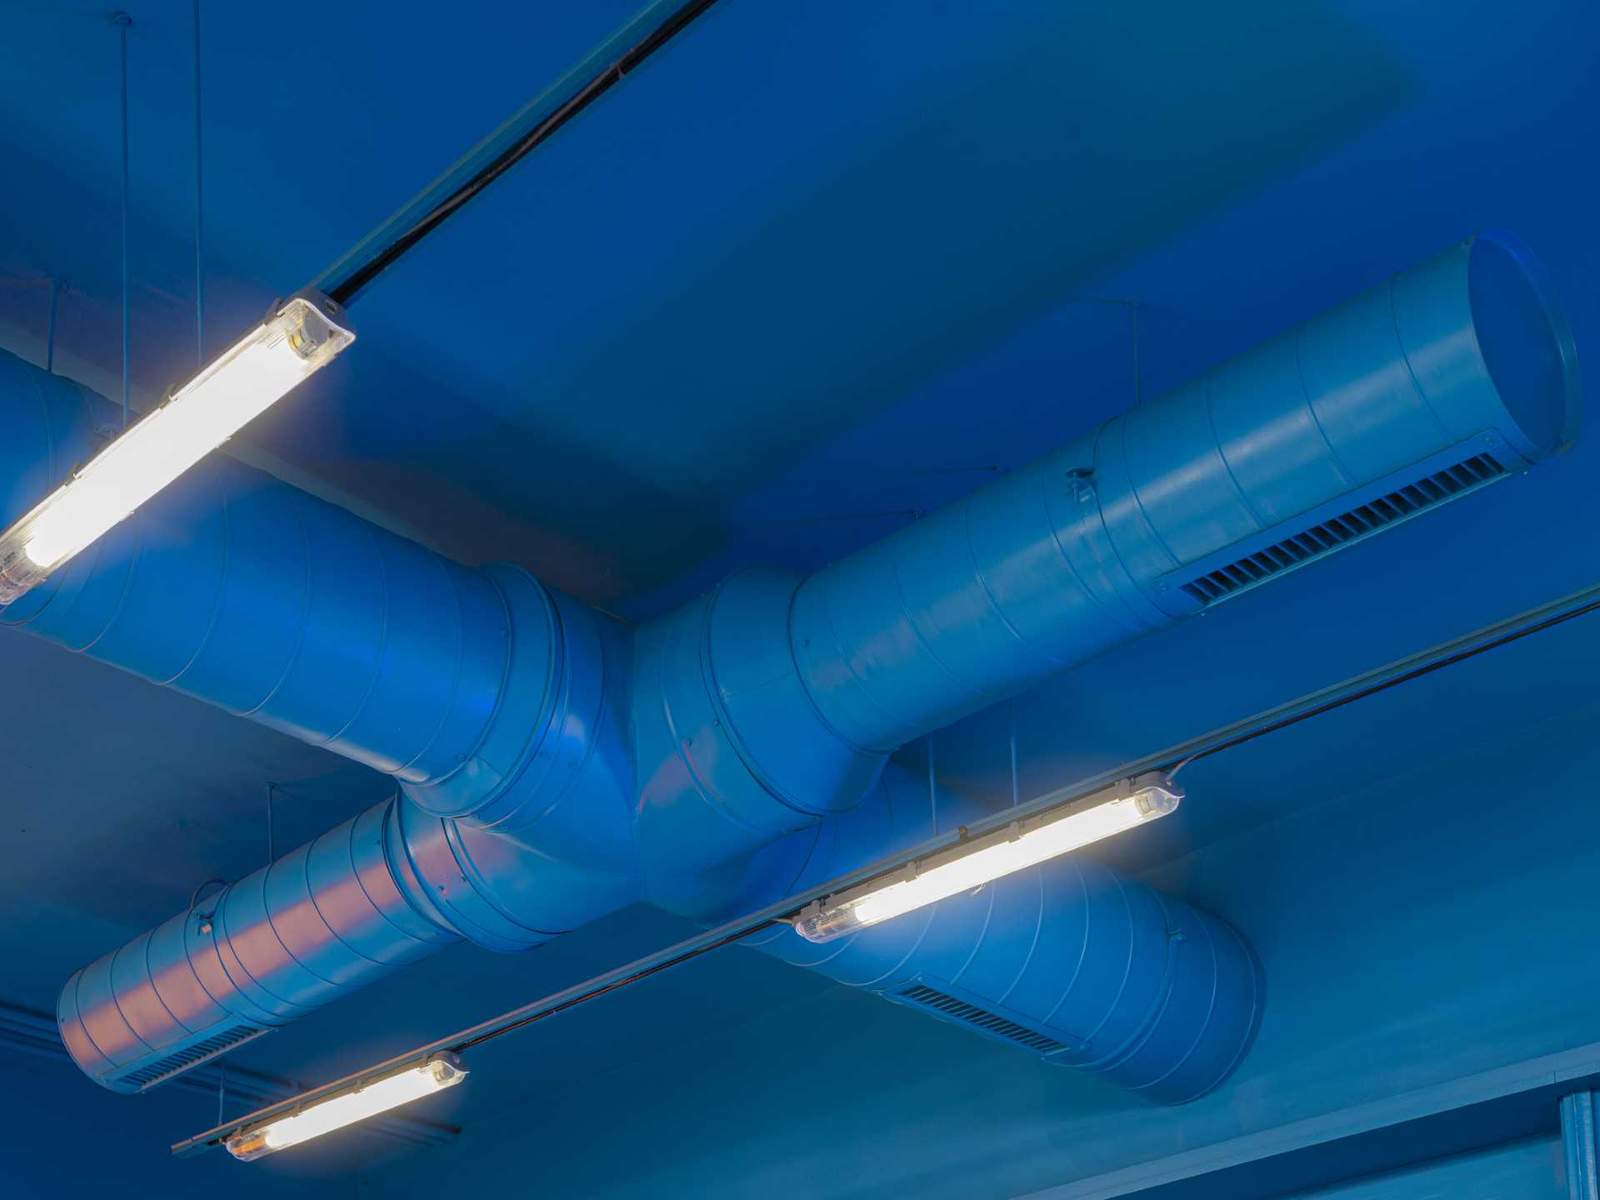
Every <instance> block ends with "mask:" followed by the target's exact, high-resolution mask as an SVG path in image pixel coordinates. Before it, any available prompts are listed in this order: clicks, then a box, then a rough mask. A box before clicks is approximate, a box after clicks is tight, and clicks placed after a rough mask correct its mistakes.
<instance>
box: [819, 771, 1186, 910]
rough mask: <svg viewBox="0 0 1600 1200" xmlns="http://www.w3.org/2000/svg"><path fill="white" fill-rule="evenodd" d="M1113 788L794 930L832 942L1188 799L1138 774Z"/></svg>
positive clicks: (853, 896)
mask: <svg viewBox="0 0 1600 1200" xmlns="http://www.w3.org/2000/svg"><path fill="white" fill-rule="evenodd" d="M1111 790H1112V791H1113V792H1114V793H1115V794H1113V795H1109V796H1107V797H1106V798H1105V799H1104V800H1101V801H1099V802H1098V803H1096V802H1093V801H1092V800H1091V801H1090V802H1088V803H1084V802H1080V803H1078V804H1074V805H1073V806H1072V807H1071V808H1070V810H1069V811H1066V812H1064V813H1062V814H1057V815H1052V814H1045V815H1043V816H1040V817H1035V818H1033V819H1031V820H1029V821H1027V822H1018V823H1016V824H1015V825H1013V826H1011V827H1008V828H1007V829H1004V830H1000V831H998V832H997V833H993V834H989V835H987V836H985V837H981V838H977V839H974V840H973V841H972V842H970V843H968V844H966V845H960V846H956V847H954V848H952V849H949V850H944V851H940V852H938V853H937V854H933V855H930V856H928V858H926V859H924V860H922V861H919V862H913V863H911V864H909V865H908V866H907V867H906V868H905V869H904V870H903V871H900V872H897V873H895V874H894V875H892V876H889V877H886V878H881V879H877V880H872V881H869V882H868V883H865V884H862V885H860V886H859V887H856V888H852V889H850V890H849V891H845V892H841V893H839V894H838V895H836V896H828V897H826V898H824V899H822V900H819V901H816V902H814V903H812V904H810V905H808V906H807V907H806V908H805V909H804V910H803V911H802V912H801V913H800V915H799V916H798V917H796V918H795V921H794V928H795V931H796V932H797V933H799V934H800V935H801V936H802V937H804V938H807V939H808V940H810V941H813V942H830V941H832V940H833V939H834V938H838V937H843V936H845V935H846V934H849V933H854V932H855V931H856V930H858V929H865V928H867V927H868V926H871V925H877V924H879V923H880V922H883V921H889V920H892V919H893V918H895V917H899V916H904V915H905V914H906V913H908V912H912V911H914V910H915V909H919V908H923V907H925V906H926V905H929V904H933V903H935V902H936V901H939V900H944V899H947V898H949V897H951V896H958V895H960V894H961V893H962V892H970V891H972V890H973V889H975V888H979V887H982V886H983V885H984V884H986V883H989V882H991V881H993V880H996V879H1000V878H1002V877H1003V876H1006V875H1010V874H1011V873H1012V872H1014V871H1020V870H1022V869H1023V868H1024V867H1034V866H1038V865H1039V864H1040V863H1042V862H1047V861H1049V860H1050V859H1052V858H1056V857H1058V856H1060V855H1063V854H1068V853H1071V852H1072V851H1074V850H1078V849H1080V848H1082V847H1084V846H1087V845H1090V844H1091V843H1093V842H1098V841H1102V840H1104V839H1106V838H1109V837H1114V836H1116V835H1117V834H1119V833H1125V832H1127V831H1128V830H1130V829H1136V828H1138V827H1139V826H1140V825H1145V824H1148V823H1149V822H1151V821H1154V820H1156V819H1157V818H1159V817H1164V816H1166V815H1167V814H1168V813H1170V812H1172V811H1173V810H1174V809H1176V808H1177V807H1178V803H1179V801H1180V800H1182V798H1183V791H1182V789H1181V788H1179V787H1178V785H1177V784H1175V783H1173V782H1172V781H1171V780H1170V779H1169V778H1167V777H1165V776H1159V775H1158V776H1140V777H1139V778H1138V779H1136V780H1133V781H1132V782H1131V783H1125V784H1122V785H1119V787H1118V788H1115V789H1111Z"/></svg>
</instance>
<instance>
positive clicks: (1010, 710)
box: [1006, 700, 1022, 808]
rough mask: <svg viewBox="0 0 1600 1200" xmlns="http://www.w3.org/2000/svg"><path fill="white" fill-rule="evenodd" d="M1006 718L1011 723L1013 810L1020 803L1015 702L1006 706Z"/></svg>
mask: <svg viewBox="0 0 1600 1200" xmlns="http://www.w3.org/2000/svg"><path fill="white" fill-rule="evenodd" d="M1006 717H1007V719H1008V720H1009V721H1010V723H1011V736H1010V742H1011V807H1012V808H1015V807H1016V806H1017V805H1018V804H1020V803H1021V802H1022V794H1021V789H1020V788H1019V787H1018V786H1017V703H1016V701H1015V700H1013V701H1011V702H1010V703H1008V704H1007V705H1006Z"/></svg>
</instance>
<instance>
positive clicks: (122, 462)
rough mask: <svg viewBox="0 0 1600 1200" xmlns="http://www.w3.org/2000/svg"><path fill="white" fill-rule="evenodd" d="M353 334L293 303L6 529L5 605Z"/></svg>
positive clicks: (2, 557) (2, 540)
mask: <svg viewBox="0 0 1600 1200" xmlns="http://www.w3.org/2000/svg"><path fill="white" fill-rule="evenodd" d="M329 307H330V308H332V305H331V304H330V305H329ZM335 311H336V310H335ZM353 341H355V335H354V334H352V333H351V332H350V331H349V330H348V329H345V328H344V327H343V326H341V325H339V324H337V323H336V322H335V321H334V320H333V318H332V317H330V316H329V315H328V313H326V312H324V311H323V310H322V309H321V308H319V307H318V306H317V305H316V304H314V303H312V302H311V301H310V300H308V299H305V298H304V297H296V298H295V299H293V300H290V301H289V302H288V303H287V304H285V305H284V306H283V307H282V308H280V309H279V310H278V311H277V312H276V313H274V314H273V315H272V316H271V317H269V318H268V319H267V320H266V321H265V322H263V323H262V324H261V325H259V326H257V327H256V328H255V329H254V330H252V331H251V332H250V333H249V334H247V335H246V336H245V337H243V338H242V339H240V340H239V341H238V342H237V343H235V344H234V346H233V347H232V348H230V349H229V350H228V352H227V353H225V354H224V355H222V357H221V358H219V359H217V360H216V362H214V363H212V364H211V365H210V366H209V367H207V368H206V369H205V370H203V371H201V372H200V374H198V375H196V376H195V377H194V379H192V380H191V381H190V382H189V383H188V384H186V385H185V386H184V387H183V388H182V389H181V390H180V391H178V392H177V393H176V394H174V395H173V396H172V398H171V399H169V400H167V401H166V402H165V403H163V404H162V405H161V406H160V407H159V408H157V409H155V410H154V411H152V412H151V413H149V414H148V415H147V416H145V417H144V418H142V419H141V420H140V421H139V422H138V424H136V425H133V426H131V427H129V428H128V429H127V430H125V431H124V432H123V433H122V435H121V436H120V437H118V438H117V439H116V440H115V441H113V442H112V443H111V444H110V445H108V446H107V447H106V448H105V449H104V450H102V451H100V453H99V454H97V455H95V456H94V458H92V459H90V460H89V462H88V464H87V465H86V466H84V467H83V468H82V469H81V470H79V471H77V472H76V473H75V474H74V475H73V476H72V478H71V479H69V480H67V482H66V483H64V484H62V485H61V486H60V487H59V488H57V489H56V490H55V491H54V492H52V493H51V494H50V495H49V496H47V497H45V499H44V500H43V501H42V502H41V503H40V504H39V505H38V506H37V507H35V508H34V509H33V511H32V512H30V513H28V515H27V516H25V517H23V518H22V519H21V520H20V521H18V522H17V523H16V524H15V525H13V526H12V527H11V528H10V529H8V530H6V532H5V534H4V536H3V537H0V604H9V603H11V602H12V601H13V600H15V599H16V598H17V597H18V596H21V595H22V594H23V593H25V592H27V591H28V589H30V588H32V587H33V586H34V585H35V584H37V583H38V582H39V581H40V580H42V579H44V578H45V577H46V576H47V575H49V574H50V572H51V571H53V570H55V569H56V568H57V567H59V566H61V564H63V563H65V562H66V561H67V560H69V559H70V558H71V557H72V556H73V555H75V554H77V553H78V552H79V551H81V550H83V549H84V548H85V547H87V546H90V545H92V544H93V543H94V542H95V540H96V539H98V538H99V537H100V536H101V535H102V534H104V533H105V532H106V531H107V530H109V529H111V528H113V527H114V526H115V525H117V524H118V523H119V522H120V521H122V520H123V518H125V517H126V516H128V514H130V513H132V512H133V511H134V510H135V509H137V508H138V507H139V506H140V505H141V504H143V503H145V501H147V500H149V499H150V498H151V497H152V496H154V495H155V494H156V493H157V492H159V491H160V490H161V489H162V488H164V487H166V486H167V485H168V484H169V483H171V482H172V481H173V480H174V479H176V478H178V476H180V475H182V474H183V473H184V472H185V471H187V470H188V469H189V468H190V467H192V466H194V465H195V463H197V462H199V461H200V460H201V459H202V458H204V457H205V456H206V455H207V454H209V453H210V452H211V451H213V450H215V449H216V448H217V447H218V446H220V445H222V443H223V442H225V441H227V440H228V439H229V438H230V437H232V436H233V435H234V434H235V433H237V432H238V431H239V430H240V429H242V428H243V427H244V426H245V425H247V424H248V423H249V422H250V421H251V420H253V419H254V418H256V417H258V416H260V415H261V413H263V412H265V411H266V410H267V409H268V408H271V407H272V405H273V404H274V403H276V402H277V401H278V400H280V399H282V398H283V396H284V395H286V394H287V393H288V392H289V391H290V390H292V389H293V388H294V386H295V385H296V384H297V383H299V382H300V381H301V380H302V379H304V378H306V376H308V375H310V374H312V373H313V372H315V371H317V370H318V369H319V368H321V367H322V366H323V365H325V364H326V363H328V362H330V361H331V360H332V359H333V358H334V356H335V355H337V354H338V353H339V352H340V351H341V350H343V349H344V348H345V347H346V346H348V345H349V344H350V343H351V342H353Z"/></svg>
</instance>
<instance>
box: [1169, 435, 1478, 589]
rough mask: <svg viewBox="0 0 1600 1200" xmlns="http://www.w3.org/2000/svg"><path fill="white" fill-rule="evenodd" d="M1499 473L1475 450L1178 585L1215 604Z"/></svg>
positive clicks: (1452, 497)
mask: <svg viewBox="0 0 1600 1200" xmlns="http://www.w3.org/2000/svg"><path fill="white" fill-rule="evenodd" d="M1505 473H1506V469H1505V467H1503V466H1501V465H1500V462H1499V460H1498V459H1496V458H1495V457H1494V456H1493V455H1492V454H1475V455H1473V456H1472V457H1471V458H1469V459H1466V460H1465V461H1463V462H1459V463H1456V464H1455V465H1454V466H1450V467H1446V468H1444V470H1442V471H1435V472H1434V473H1433V474H1432V475H1427V476H1424V477H1423V478H1421V479H1418V480H1417V481H1416V482H1414V483H1408V484H1406V485H1405V486H1404V487H1399V488H1396V489H1395V490H1394V491H1392V492H1388V493H1385V494H1384V495H1382V496H1378V497H1376V498H1374V499H1372V500H1369V501H1368V502H1367V503H1365V504H1358V505H1356V507H1354V508H1352V509H1350V510H1349V511H1348V512H1343V513H1340V514H1339V515H1338V516H1336V517H1329V518H1328V519H1327V520H1325V521H1319V522H1318V523H1317V524H1315V525H1313V526H1311V527H1310V528H1309V529H1305V530H1302V531H1301V532H1299V533H1296V534H1292V535H1290V536H1289V537H1286V538H1284V539H1283V540H1282V541H1278V542H1274V543H1273V544H1272V545H1270V546H1267V547H1266V548H1265V549H1262V550H1257V551H1256V552H1255V553H1254V554H1247V555H1245V556H1244V557H1243V558H1240V559H1236V560H1234V561H1233V562H1231V563H1228V564H1227V565H1226V566H1222V567H1218V568H1216V570H1213V571H1207V572H1206V573H1205V574H1204V575H1200V576H1197V577H1196V578H1194V579H1191V580H1190V581H1189V582H1188V583H1185V584H1181V585H1180V586H1181V587H1182V588H1183V590H1184V591H1185V592H1187V593H1188V594H1189V595H1190V596H1193V597H1194V598H1195V599H1196V600H1198V601H1200V603H1201V604H1206V605H1211V604H1217V603H1219V602H1221V601H1223V600H1226V599H1228V597H1230V596H1236V595H1238V594H1239V593H1240V592H1243V591H1246V590H1247V589H1249V588H1253V587H1255V586H1256V585H1257V584H1260V583H1265V582H1266V581H1267V580H1269V579H1271V578H1272V577H1273V576H1275V575H1281V574H1283V573H1284V572H1285V571H1291V570H1293V569H1294V568H1296V567H1302V566H1304V565H1305V564H1306V563H1309V562H1311V561H1313V560H1315V559H1318V558H1321V557H1322V556H1323V555H1325V554H1331V553H1333V552H1334V551H1335V550H1339V549H1342V548H1343V547H1345V546H1348V545H1350V544H1352V543H1354V542H1358V541H1360V540H1361V539H1362V538H1364V537H1369V536H1371V535H1372V534H1374V533H1377V532H1378V531H1379V530H1380V529H1385V528H1387V527H1388V526H1390V525H1394V524H1397V523H1398V522H1400V521H1404V520H1407V519H1408V518H1410V517H1414V516H1416V515H1417V514H1418V513H1421V512H1426V511H1427V510H1428V509H1430V508H1436V507H1437V506H1439V505H1440V504H1443V503H1445V502H1446V501H1447V500H1454V499H1455V498H1456V497H1458V496H1463V495H1465V494H1466V493H1467V492H1470V491H1472V490H1474V489H1475V488H1479V487H1482V486H1483V485H1484V484H1486V483H1492V482H1493V481H1494V480H1496V479H1499V478H1500V477H1501V476H1502V475H1504V474H1505Z"/></svg>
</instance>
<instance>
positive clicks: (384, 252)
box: [312, 0, 717, 304]
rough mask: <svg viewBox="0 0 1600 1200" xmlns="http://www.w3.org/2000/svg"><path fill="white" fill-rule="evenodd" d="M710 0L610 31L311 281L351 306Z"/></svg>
mask: <svg viewBox="0 0 1600 1200" xmlns="http://www.w3.org/2000/svg"><path fill="white" fill-rule="evenodd" d="M716 2H717V0H686V2H684V3H679V4H676V5H667V6H665V7H667V8H668V9H669V11H668V12H667V13H666V15H665V16H664V17H662V18H661V19H660V20H659V21H658V22H657V23H656V24H654V25H650V24H649V21H650V19H651V18H652V17H653V16H654V15H655V13H656V11H657V10H658V9H659V8H661V7H664V6H663V5H655V6H653V7H652V8H650V9H647V10H646V11H645V12H643V13H640V14H639V15H638V16H636V17H635V18H634V19H633V21H631V22H630V23H629V24H628V25H627V26H624V27H623V28H622V29H621V30H619V31H617V33H615V34H613V35H612V37H611V38H609V39H608V40H607V41H606V42H605V43H604V44H602V46H601V47H600V49H599V50H597V51H595V53H594V54H591V55H590V56H589V58H588V59H586V60H585V61H584V62H583V63H580V64H579V65H578V67H576V68H574V70H573V71H572V72H569V73H568V75H567V76H565V77H564V78H563V79H562V80H561V81H559V82H558V83H557V84H556V85H555V87H554V88H552V89H550V90H549V91H547V92H545V93H544V94H543V95H541V96H540V97H538V98H536V99H535V100H534V101H532V102H531V103H530V104H529V105H527V106H526V107H525V108H524V109H523V110H522V111H521V112H520V113H518V114H517V115H516V116H515V117H513V118H512V119H511V121H510V122H508V123H507V124H506V125H505V126H502V127H501V128H500V129H499V130H497V131H496V132H495V133H494V134H491V135H490V136H489V137H488V138H487V139H485V140H484V141H483V142H481V143H479V145H478V146H475V147H474V148H473V149H472V150H471V151H469V152H468V153H467V155H466V156H465V157H463V158H462V159H461V160H459V161H458V162H457V163H456V165H455V166H453V167H452V168H451V169H450V170H449V171H447V172H446V173H445V174H444V175H443V176H442V177H441V178H440V179H439V180H436V181H435V182H434V183H433V184H432V185H430V186H429V188H427V189H426V190H425V191H424V192H423V194H422V196H421V197H419V198H418V200H417V201H413V203H412V204H410V205H407V207H406V208H404V209H402V210H401V211H400V212H399V213H397V214H396V215H395V216H394V217H391V218H390V219H389V220H388V221H386V222H385V223H384V224H383V225H382V226H380V227H379V228H378V229H377V230H376V231H375V232H374V233H373V234H371V235H369V236H368V237H367V238H366V239H364V240H363V241H362V242H361V243H360V244H359V245H358V246H357V247H356V248H355V249H354V250H352V251H351V252H350V254H347V255H346V256H345V257H344V258H342V259H341V260H340V261H339V262H337V263H335V264H334V265H333V266H332V267H330V268H329V269H328V270H327V271H326V272H324V273H323V275H322V276H321V278H319V279H318V280H317V281H316V282H315V283H314V284H313V285H312V287H313V288H314V289H315V290H316V291H319V292H322V293H324V294H325V295H327V296H328V297H329V298H330V299H332V300H334V301H336V302H338V303H339V304H349V303H350V301H351V300H353V299H354V298H355V297H356V295H357V294H358V293H359V292H360V291H361V290H362V289H363V288H365V287H366V286H367V284H369V283H371V282H372V281H373V280H374V279H376V278H377V277H378V276H379V275H380V274H382V273H383V272H384V271H385V270H387V269H388V268H389V267H391V266H392V265H394V263H395V262H396V261H397V260H398V259H399V258H400V257H401V256H402V255H404V254H405V253H406V251H408V250H410V249H411V248H412V247H413V246H415V245H416V244H417V243H418V242H420V241H422V239H423V238H425V237H427V236H428V234H430V233H432V232H433V231H434V230H435V229H437V228H438V227H439V226H440V225H442V224H443V223H444V222H445V221H446V220H447V219H448V218H449V217H450V216H451V215H452V214H454V213H456V212H458V211H460V209H461V208H462V206H463V205H465V204H466V203H467V202H468V201H469V200H471V199H472V198H473V197H474V196H476V195H478V194H479V193H480V192H482V191H483V190H484V189H485V188H486V187H488V186H489V185H490V184H491V183H493V182H494V181H495V180H496V179H498V178H500V176H502V175H504V174H505V173H506V172H507V171H508V170H510V169H511V168H512V167H513V166H514V165H515V164H516V163H518V162H520V161H521V160H522V159H523V158H525V157H526V156H527V155H528V154H529V153H530V152H531V151H533V150H535V149H537V148H538V147H539V146H541V145H543V144H544V143H545V142H547V141H549V140H550V138H551V137H552V136H553V135H554V134H555V133H556V131H557V130H559V129H561V128H562V127H563V126H565V125H566V124H567V123H568V122H570V121H571V120H572V119H573V118H574V117H576V116H577V115H578V114H579V113H581V112H583V111H584V110H585V109H586V108H588V107H589V106H590V105H591V104H593V103H594V102H595V101H596V100H598V99H599V98H600V97H601V96H603V95H605V94H606V93H607V92H608V91H610V90H611V89H612V88H613V87H615V86H616V85H617V84H618V83H620V82H621V81H622V79H623V78H624V77H625V76H627V75H629V74H631V73H632V72H633V71H635V70H637V69H638V68H639V67H640V66H641V65H643V63H644V62H645V61H646V60H647V59H649V58H650V57H651V56H652V55H653V54H655V53H656V51H658V50H660V49H661V48H662V47H663V46H665V45H667V43H668V42H670V41H672V39H673V38H675V37H677V35H678V34H680V33H682V32H683V31H684V30H685V29H686V28H688V27H689V25H691V24H692V23H693V22H694V21H695V19H696V18H697V17H699V16H701V15H702V14H703V13H705V11H706V10H707V9H709V8H710V7H711V6H712V5H713V4H715V3H716ZM641 24H643V25H645V26H646V29H645V31H644V32H643V33H642V34H639V35H637V36H636V38H635V40H632V41H631V42H630V41H627V39H628V38H629V37H630V36H633V35H634V31H635V30H636V28H637V27H638V26H640V25H641ZM619 42H622V43H624V48H623V49H622V50H621V51H620V52H618V53H615V54H614V55H613V53H612V48H613V47H614V46H615V45H617V44H618V43H619ZM597 59H599V60H600V61H601V63H602V64H603V65H600V66H599V67H598V69H595V70H593V71H592V73H591V72H589V70H588V68H589V67H590V66H591V65H592V64H594V63H595V62H596V60H597ZM569 83H570V84H572V87H571V89H570V90H568V91H567V92H566V94H565V97H564V98H562V99H560V100H559V103H557V104H556V106H555V107H554V108H553V109H551V110H550V111H548V112H547V113H545V114H544V115H543V116H538V115H537V114H538V112H539V110H540V109H541V108H543V107H544V105H545V103H547V102H548V101H550V100H551V99H552V98H553V96H552V93H556V92H559V91H560V90H561V89H563V86H564V85H567V84H569ZM529 119H532V121H533V123H532V124H531V125H529V126H528V127H527V128H526V129H523V130H521V131H520V132H516V129H517V127H518V126H519V125H520V124H521V123H522V122H524V121H526V120H529ZM508 133H510V134H512V135H513V140H512V141H511V142H510V143H509V144H507V145H505V146H504V147H503V148H501V149H498V150H492V149H491V148H492V147H493V146H494V145H495V143H497V142H498V141H500V140H501V139H502V138H504V137H505V136H507V134H508ZM486 152H487V154H488V156H487V158H486V161H482V162H481V164H480V163H478V160H479V158H480V157H482V156H484V155H485V154H486ZM462 175H465V178H460V179H459V182H456V180H457V179H458V177H459V176H462ZM452 184H453V186H452ZM443 188H449V190H448V191H447V192H446V193H445V194H444V195H443V196H442V197H441V198H439V199H437V200H433V201H431V202H430V203H428V204H427V207H426V208H425V209H424V211H422V212H421V213H420V214H418V215H415V216H413V215H412V214H413V213H414V212H415V210H416V209H417V208H418V207H421V205H422V203H423V202H424V201H427V200H428V198H429V197H431V196H433V195H435V194H437V193H438V192H439V191H440V190H441V189H443Z"/></svg>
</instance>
